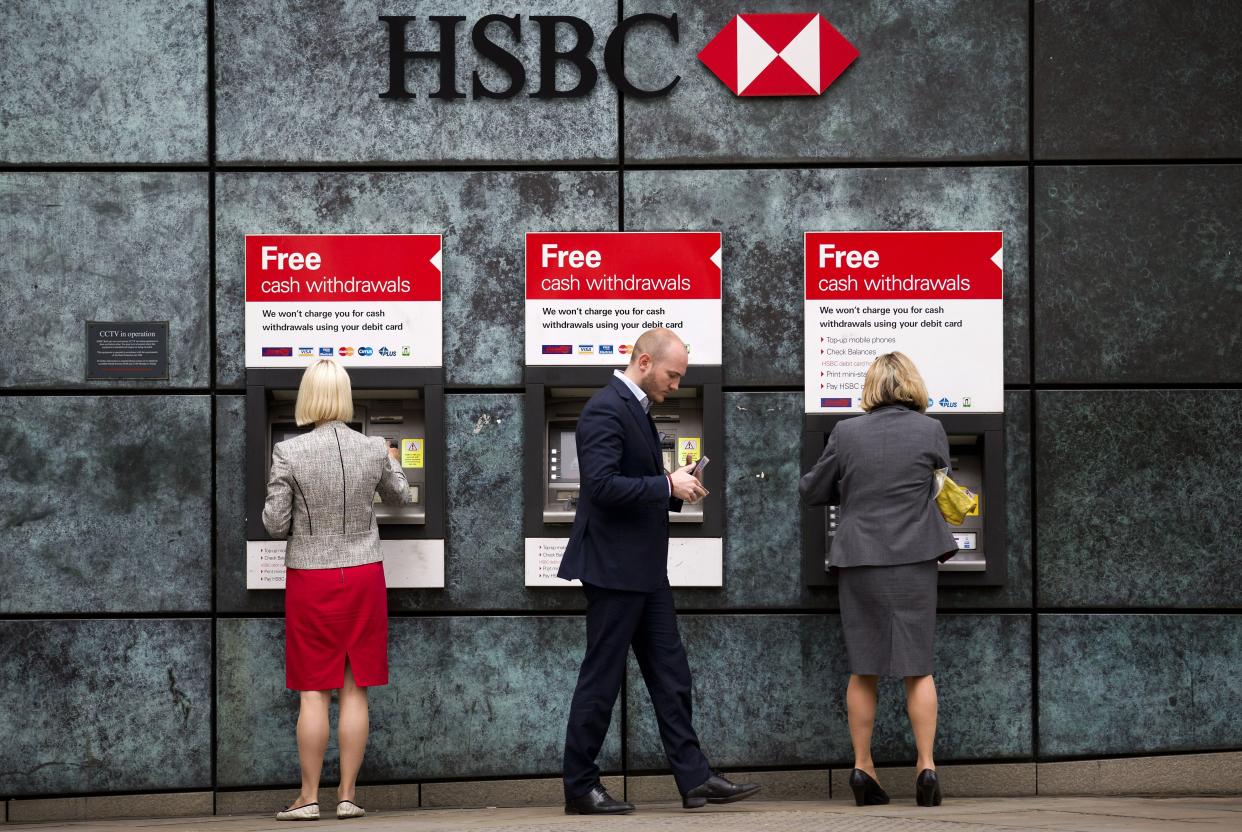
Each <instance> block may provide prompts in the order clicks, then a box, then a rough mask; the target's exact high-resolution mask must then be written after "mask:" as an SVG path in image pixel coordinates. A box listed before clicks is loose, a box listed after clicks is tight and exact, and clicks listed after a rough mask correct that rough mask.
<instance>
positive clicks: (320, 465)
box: [263, 360, 407, 820]
mask: <svg viewBox="0 0 1242 832" xmlns="http://www.w3.org/2000/svg"><path fill="white" fill-rule="evenodd" d="M353 415H354V403H353V391H352V388H351V386H350V383H349V375H348V373H346V372H345V370H344V369H343V368H342V367H341V366H340V365H339V364H337V363H336V362H335V361H330V360H323V361H317V362H315V363H314V364H312V365H311V366H309V367H307V368H306V372H305V373H304V374H303V375H302V383H301V385H300V386H299V387H298V399H297V405H296V408H295V410H294V418H295V419H296V420H297V423H298V425H312V424H313V425H314V429H313V430H311V431H310V432H308V433H304V434H302V435H300V436H296V437H294V438H292V439H287V440H285V441H284V442H280V443H278V444H277V445H276V446H275V447H274V448H273V449H272V473H271V476H270V478H269V479H268V483H267V502H266V504H265V505H264V506H263V525H264V526H265V527H266V528H267V531H268V533H269V534H271V535H272V537H274V538H276V539H278V540H280V539H287V540H288V543H287V544H286V546H285V567H286V569H285V684H286V686H287V687H289V688H291V689H293V690H297V691H301V710H300V712H299V714H298V726H297V737H298V759H299V762H300V763H301V769H302V790H301V793H300V794H299V795H298V797H297V799H296V800H295V801H294V802H293V803H291V804H290V805H289V806H287V807H286V808H285V809H283V810H281V811H280V812H278V813H277V815H276V818H277V819H278V820H317V819H318V818H319V774H320V772H321V770H322V769H323V755H324V751H325V749H326V748H327V746H328V703H329V702H330V701H331V700H332V692H333V691H334V690H335V691H339V699H340V723H339V728H338V740H339V745H340V749H341V780H340V784H339V785H338V787H337V800H338V802H337V808H336V816H337V817H338V818H354V817H361V816H362V815H363V814H365V812H364V810H363V808H362V807H361V806H359V805H358V804H357V803H355V802H354V796H355V786H356V784H357V780H358V769H359V768H361V766H362V756H363V753H364V752H365V751H366V745H367V732H368V730H369V722H368V716H367V688H368V687H370V686H373V685H386V684H388V598H387V594H386V592H385V586H384V564H383V555H382V554H381V552H380V542H379V533H378V530H377V525H376V522H375V513H374V511H373V509H372V504H373V500H374V496H375V494H376V492H377V491H378V492H379V495H380V498H381V499H382V500H383V501H384V502H385V503H388V504H393V505H397V504H400V503H402V502H405V499H406V494H407V484H406V480H405V474H404V473H403V472H402V470H401V466H400V465H399V464H398V463H397V460H396V452H395V450H390V449H389V448H388V443H387V442H386V441H385V440H384V439H382V438H380V437H367V436H363V435H362V434H360V433H358V432H357V431H355V430H352V429H351V428H350V427H349V426H348V425H347V424H346V422H348V421H349V420H350V419H352V418H353Z"/></svg>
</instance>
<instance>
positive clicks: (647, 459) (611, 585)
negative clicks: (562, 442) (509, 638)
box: [558, 376, 711, 800]
mask: <svg viewBox="0 0 1242 832" xmlns="http://www.w3.org/2000/svg"><path fill="white" fill-rule="evenodd" d="M577 444H578V466H579V471H580V472H581V490H580V492H579V496H578V511H577V514H576V515H575V516H574V525H573V531H572V532H571V534H570V538H569V545H568V547H567V548H566V549H565V555H564V557H563V558H562V559H561V568H560V571H559V572H558V575H559V576H560V577H562V578H564V579H566V580H574V579H581V580H582V583H583V589H584V591H585V592H586V596H587V616H586V618H587V621H586V624H587V649H586V654H585V655H584V656H583V659H582V669H581V671H580V672H579V674H578V685H577V687H576V688H575V690H574V698H573V702H572V704H571V705H570V709H569V727H568V729H567V731H566V736H565V761H564V778H565V797H566V799H569V800H572V799H574V798H577V797H580V796H582V795H584V794H586V793H587V792H588V791H590V790H591V788H592V787H593V786H594V785H595V784H596V783H597V782H599V767H598V766H596V765H595V758H596V756H597V755H598V754H599V750H600V747H601V746H602V745H603V742H604V737H605V736H606V735H607V734H608V725H609V723H610V722H611V721H612V709H613V706H614V705H615V704H616V701H617V695H618V694H619V693H620V691H621V683H622V681H623V680H624V678H625V663H626V656H627V654H628V653H629V650H630V648H631V647H633V649H634V656H635V658H636V659H638V666H639V668H640V669H641V670H642V674H643V679H644V681H645V682H646V683H647V691H648V693H649V694H650V696H651V703H652V705H653V706H654V707H655V711H656V720H657V722H658V723H659V726H660V739H661V740H662V741H663V743H664V751H665V754H666V755H667V756H668V759H669V764H670V766H671V767H672V769H673V775H674V777H675V778H676V780H677V786H678V788H679V789H680V790H681V792H682V793H683V794H684V793H686V792H688V791H689V790H690V789H693V788H694V787H695V786H698V785H701V784H702V783H703V782H705V781H706V780H707V779H708V778H709V777H710V776H711V770H710V769H709V767H708V764H707V759H706V758H705V757H704V756H703V752H702V751H701V750H700V749H699V740H698V737H697V735H696V734H695V732H694V727H693V725H692V706H691V696H690V684H691V682H690V666H689V664H688V662H687V661H686V650H685V647H684V646H683V645H682V643H681V636H680V634H679V633H678V631H677V611H676V609H674V607H673V594H672V591H671V590H670V589H669V585H668V512H669V511H680V510H681V500H678V499H675V498H673V497H671V495H670V494H669V480H668V478H667V477H666V476H665V475H664V465H663V457H662V455H661V453H660V440H659V434H658V433H657V431H656V428H655V423H654V422H652V420H651V417H650V416H648V415H647V413H645V412H644V411H643V407H642V405H641V404H639V402H638V399H637V398H636V397H635V395H634V393H633V391H632V390H630V388H629V387H628V386H626V384H625V383H624V382H623V381H621V380H620V379H618V378H616V377H615V376H614V377H613V378H611V379H609V382H608V384H607V386H605V387H604V389H602V390H600V391H599V392H598V393H596V394H595V395H594V396H592V397H591V400H590V401H589V402H587V405H586V407H584V408H583V410H582V416H581V417H580V418H579V421H578V430H577Z"/></svg>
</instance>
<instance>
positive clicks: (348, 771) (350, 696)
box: [336, 661, 371, 801]
mask: <svg viewBox="0 0 1242 832" xmlns="http://www.w3.org/2000/svg"><path fill="white" fill-rule="evenodd" d="M370 727H371V725H370V721H369V718H368V714H367V689H366V688H360V687H358V685H357V684H356V683H355V682H354V672H353V669H352V668H350V666H349V662H348V661H346V662H345V687H343V688H341V719H340V724H339V725H338V726H337V739H338V741H339V742H340V746H341V783H340V785H339V786H337V788H336V799H337V800H350V801H352V800H353V799H354V790H355V788H356V787H357V785H358V769H360V768H362V755H363V754H364V753H365V752H366V750H367V733H368V731H369V730H370Z"/></svg>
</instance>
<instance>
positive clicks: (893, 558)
mask: <svg viewBox="0 0 1242 832" xmlns="http://www.w3.org/2000/svg"><path fill="white" fill-rule="evenodd" d="M947 467H949V440H948V437H947V436H945V433H944V426H943V425H941V424H940V422H938V421H937V420H935V419H933V418H931V417H930V416H925V415H923V414H922V413H919V412H918V411H915V410H910V409H909V408H906V407H902V406H900V405H893V406H890V407H878V408H876V409H875V410H872V411H871V412H870V413H867V414H865V415H863V416H857V417H854V418H852V419H843V420H842V421H840V422H838V423H837V425H836V427H834V428H833V429H832V433H831V434H830V435H829V437H828V444H827V445H826V446H825V447H824V452H823V454H821V455H820V457H819V461H818V462H816V463H815V467H814V468H812V469H811V470H810V471H809V472H808V473H807V474H806V476H804V477H803V478H802V481H801V482H800V483H799V484H798V490H799V491H801V493H802V498H803V500H805V501H806V503H807V504H808V505H813V506H819V505H836V506H839V507H840V511H839V513H838V520H837V533H836V536H835V537H834V538H833V541H832V554H831V558H830V562H831V564H832V565H833V566H841V567H846V566H895V565H897V564H902V563H917V562H919V561H924V560H932V559H935V558H940V557H942V556H944V555H948V554H952V553H953V552H956V551H957V544H956V542H955V541H954V539H953V535H952V534H951V533H950V532H949V527H948V524H946V523H945V521H944V518H943V517H941V516H940V511H939V510H938V509H937V508H936V505H935V501H934V500H933V499H932V488H933V482H934V480H935V476H934V473H933V472H934V471H935V469H937V468H947Z"/></svg>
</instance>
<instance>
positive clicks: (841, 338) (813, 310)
mask: <svg viewBox="0 0 1242 832" xmlns="http://www.w3.org/2000/svg"><path fill="white" fill-rule="evenodd" d="M1002 250H1003V246H1002V238H1001V232H999V231H832V232H808V233H807V234H806V294H805V298H806V310H805V318H804V322H805V335H806V339H805V347H806V361H805V365H804V366H805V373H806V376H805V392H806V408H805V409H806V412H807V413H849V412H855V413H857V412H861V407H860V406H859V405H860V401H861V397H862V388H863V379H864V377H865V376H866V374H867V368H868V367H869V366H870V365H871V362H872V361H873V360H874V359H875V357H876V356H877V355H880V354H882V353H886V352H894V351H896V352H903V353H905V354H906V355H907V356H909V357H910V359H911V360H912V361H913V362H914V363H915V365H916V366H917V367H918V368H919V372H920V373H921V374H922V375H923V380H924V381H926V382H927V391H928V393H929V397H930V400H929V401H928V404H927V412H929V413H972V412H975V413H1003V412H1004V409H1005V407H1004V402H1005V388H1004V381H1005V377H1004V360H1003V359H1004V344H1003V342H1002V335H1003V332H1004V323H1003V303H1004V300H1003V298H1004V292H1003V270H1002V266H1003V258H1002Z"/></svg>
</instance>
